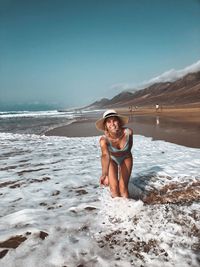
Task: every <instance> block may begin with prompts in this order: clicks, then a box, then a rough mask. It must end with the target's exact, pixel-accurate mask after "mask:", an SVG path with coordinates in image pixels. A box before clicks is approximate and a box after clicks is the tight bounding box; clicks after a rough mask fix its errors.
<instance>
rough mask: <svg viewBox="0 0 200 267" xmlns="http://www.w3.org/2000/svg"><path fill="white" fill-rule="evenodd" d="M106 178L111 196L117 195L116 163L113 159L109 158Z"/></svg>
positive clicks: (118, 194)
mask: <svg viewBox="0 0 200 267" xmlns="http://www.w3.org/2000/svg"><path fill="white" fill-rule="evenodd" d="M108 179H109V186H110V192H111V196H112V197H119V196H120V193H119V181H118V165H117V164H116V163H115V162H114V161H113V160H110V164H109V171H108Z"/></svg>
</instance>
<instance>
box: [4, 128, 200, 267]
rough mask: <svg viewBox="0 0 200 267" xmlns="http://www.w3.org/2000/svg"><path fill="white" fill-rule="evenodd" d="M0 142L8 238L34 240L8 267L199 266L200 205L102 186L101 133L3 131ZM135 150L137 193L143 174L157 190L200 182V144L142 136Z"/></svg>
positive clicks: (14, 252)
mask: <svg viewBox="0 0 200 267" xmlns="http://www.w3.org/2000/svg"><path fill="white" fill-rule="evenodd" d="M0 146H1V150H0V158H1V167H0V168H1V171H0V186H1V185H2V186H1V194H0V201H1V205H0V214H1V217H0V242H2V241H5V240H7V239H8V238H10V237H12V236H16V235H23V236H26V237H27V240H26V241H24V242H23V243H21V245H20V246H19V247H17V248H16V249H9V252H8V253H7V254H6V256H5V257H3V258H2V259H0V266H12V267H13V266H16V267H18V266H20V267H23V266H39V267H40V266H41V267H43V266H48V267H51V266H52V267H57V266H59V267H60V266H65V265H66V266H72V267H73V266H74V267H75V266H78V265H80V264H83V265H85V266H89V267H90V266H95V267H96V266H97V267H98V266H111V267H112V266H140V265H143V266H148V267H149V266H152V267H156V266H166V267H171V266H179V265H181V266H186V267H188V266H198V262H197V257H198V256H197V254H196V252H195V249H192V248H194V246H195V244H197V243H198V237H197V236H194V235H191V228H192V227H196V228H197V229H199V228H200V222H199V221H200V220H199V219H196V220H195V216H196V218H200V214H199V203H193V204H191V205H179V206H178V205H169V204H165V205H144V203H143V202H142V201H141V200H134V199H128V200H127V199H122V198H116V199H112V198H111V197H110V193H109V190H108V189H107V188H100V187H99V185H98V181H99V176H100V173H101V165H100V150H99V143H98V137H86V138H65V137H46V136H38V135H19V134H8V133H6V134H5V133H0ZM133 153H134V168H133V173H132V176H131V181H130V186H129V189H130V193H131V194H132V195H134V196H135V195H138V196H140V194H141V192H142V189H141V188H142V187H141V188H140V187H138V186H137V185H138V184H139V183H140V179H141V180H142V181H143V182H146V187H149V188H160V187H162V186H163V185H166V184H168V183H171V182H177V181H178V182H183V181H184V182H185V181H187V182H191V181H199V173H200V150H199V149H194V148H186V147H183V146H178V145H175V144H170V143H167V142H163V141H152V140H151V138H146V137H142V136H134V148H133ZM145 177H146V178H145ZM149 178H151V179H149ZM148 179H149V180H148ZM8 182H9V184H7V186H6V185H5V184H4V186H3V183H8ZM192 214H193V216H192ZM194 214H196V215H194ZM198 216H199V217H198ZM41 231H43V232H46V233H48V236H47V237H46V238H45V239H44V240H42V239H41V238H40V232H41ZM27 232H30V233H31V234H29V235H27V234H26V233H27ZM148 244H149V247H150V249H149V251H148V246H147V245H148ZM2 249H3V248H2ZM2 249H1V250H2ZM145 249H146V250H145ZM145 251H146V252H145Z"/></svg>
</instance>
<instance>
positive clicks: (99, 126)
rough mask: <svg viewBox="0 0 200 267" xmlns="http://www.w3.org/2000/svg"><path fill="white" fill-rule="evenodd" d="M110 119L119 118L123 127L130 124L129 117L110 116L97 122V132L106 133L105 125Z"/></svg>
mask: <svg viewBox="0 0 200 267" xmlns="http://www.w3.org/2000/svg"><path fill="white" fill-rule="evenodd" d="M109 117H118V118H119V119H120V122H121V125H122V126H123V125H125V124H127V123H128V120H129V118H128V117H127V116H122V115H118V114H116V115H110V116H107V117H106V118H101V119H99V120H97V121H96V123H95V125H96V128H97V130H99V131H105V125H104V122H105V120H106V119H107V118H109Z"/></svg>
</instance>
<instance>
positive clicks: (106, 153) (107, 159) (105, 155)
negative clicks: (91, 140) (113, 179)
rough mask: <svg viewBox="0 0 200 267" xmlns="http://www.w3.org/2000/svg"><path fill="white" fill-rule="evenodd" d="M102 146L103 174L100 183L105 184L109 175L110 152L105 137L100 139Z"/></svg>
mask: <svg viewBox="0 0 200 267" xmlns="http://www.w3.org/2000/svg"><path fill="white" fill-rule="evenodd" d="M100 146H101V167H102V175H101V177H100V184H104V180H105V179H106V177H107V176H108V169H109V163H110V154H109V151H108V146H107V143H106V140H105V139H104V138H101V139H100ZM107 180H108V179H107Z"/></svg>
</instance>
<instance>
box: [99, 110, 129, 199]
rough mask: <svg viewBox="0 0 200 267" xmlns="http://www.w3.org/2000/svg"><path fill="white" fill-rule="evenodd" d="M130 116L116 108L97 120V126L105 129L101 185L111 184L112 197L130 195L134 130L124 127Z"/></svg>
mask: <svg viewBox="0 0 200 267" xmlns="http://www.w3.org/2000/svg"><path fill="white" fill-rule="evenodd" d="M127 123H128V117H125V116H121V115H119V114H118V113H117V112H116V111H115V110H113V109H111V110H107V111H106V112H105V113H104V114H103V118H101V119H99V120H98V121H97V122H96V128H97V129H98V130H101V131H104V135H103V136H101V138H100V146H101V151H102V155H101V165H102V175H101V177H100V184H101V185H109V187H110V191H111V196H112V197H125V198H128V197H129V193H128V182H129V178H130V175H131V171H132V165H133V158H132V154H131V148H132V144H133V130H132V129H130V128H125V127H123V126H124V125H125V124H127Z"/></svg>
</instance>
